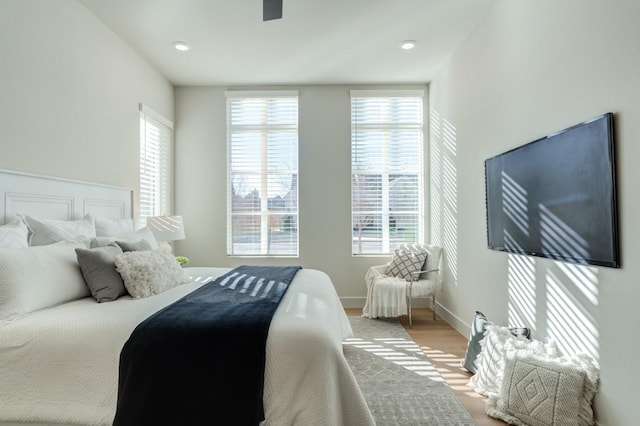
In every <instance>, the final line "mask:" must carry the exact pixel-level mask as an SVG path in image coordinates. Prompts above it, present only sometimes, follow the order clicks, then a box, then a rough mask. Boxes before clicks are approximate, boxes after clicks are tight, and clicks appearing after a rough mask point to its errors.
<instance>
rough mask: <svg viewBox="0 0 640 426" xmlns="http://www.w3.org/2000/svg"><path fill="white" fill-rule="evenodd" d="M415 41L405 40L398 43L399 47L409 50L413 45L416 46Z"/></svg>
mask: <svg viewBox="0 0 640 426" xmlns="http://www.w3.org/2000/svg"><path fill="white" fill-rule="evenodd" d="M416 44H417V43H416V41H415V40H405V41H403V42H402V43H400V49H402V50H411V49H413V48H414V47H416Z"/></svg>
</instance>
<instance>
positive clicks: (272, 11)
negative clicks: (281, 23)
mask: <svg viewBox="0 0 640 426" xmlns="http://www.w3.org/2000/svg"><path fill="white" fill-rule="evenodd" d="M280 18H282V0H262V20H263V21H271V20H273V19H280Z"/></svg>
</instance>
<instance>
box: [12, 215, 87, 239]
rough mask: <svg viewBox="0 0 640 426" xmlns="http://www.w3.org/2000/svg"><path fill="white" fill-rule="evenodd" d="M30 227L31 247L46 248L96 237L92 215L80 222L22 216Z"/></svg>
mask: <svg viewBox="0 0 640 426" xmlns="http://www.w3.org/2000/svg"><path fill="white" fill-rule="evenodd" d="M21 217H22V219H23V220H24V222H25V223H26V224H27V226H28V227H29V231H30V233H31V235H30V237H29V245H30V246H44V245H47V244H53V243H57V242H58V241H64V240H77V239H81V238H92V237H95V236H96V226H95V224H94V222H93V219H92V218H91V216H90V215H86V216H85V217H84V219H80V220H55V219H36V218H34V217H31V216H21Z"/></svg>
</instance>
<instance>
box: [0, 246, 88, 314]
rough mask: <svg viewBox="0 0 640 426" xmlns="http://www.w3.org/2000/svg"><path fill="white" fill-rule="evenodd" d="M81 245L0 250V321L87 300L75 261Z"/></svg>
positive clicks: (83, 283)
mask: <svg viewBox="0 0 640 426" xmlns="http://www.w3.org/2000/svg"><path fill="white" fill-rule="evenodd" d="M83 247H86V245H84V244H82V243H77V242H76V243H71V242H61V243H58V244H51V245H47V246H42V247H29V248H22V249H0V321H2V320H10V319H12V318H16V317H19V316H21V315H24V314H28V313H29V312H33V311H35V310H38V309H43V308H48V307H50V306H54V305H59V304H61V303H64V302H68V301H71V300H75V299H80V298H82V297H87V296H89V294H90V293H89V289H88V288H87V286H86V284H85V282H84V279H83V278H82V273H81V272H80V268H79V267H78V262H77V261H76V253H75V249H76V248H83Z"/></svg>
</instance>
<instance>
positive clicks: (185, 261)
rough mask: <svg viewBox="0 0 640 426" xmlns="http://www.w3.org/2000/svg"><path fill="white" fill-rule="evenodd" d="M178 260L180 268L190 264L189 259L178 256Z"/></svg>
mask: <svg viewBox="0 0 640 426" xmlns="http://www.w3.org/2000/svg"><path fill="white" fill-rule="evenodd" d="M176 260H177V261H178V263H179V264H180V266H184V265H186V264H187V263H189V258H188V257H184V256H176Z"/></svg>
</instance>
